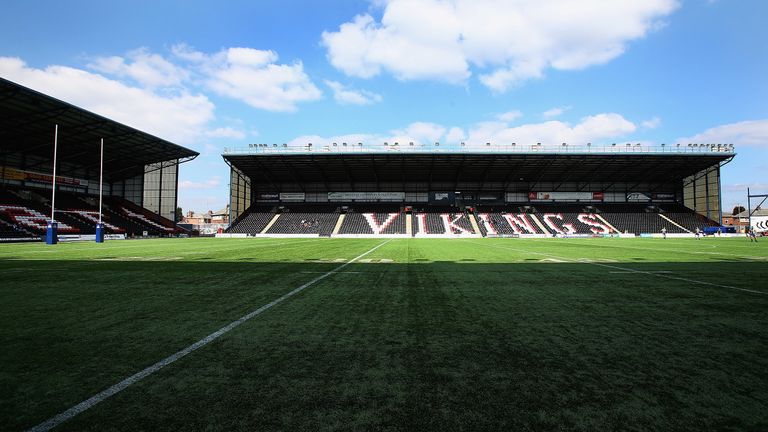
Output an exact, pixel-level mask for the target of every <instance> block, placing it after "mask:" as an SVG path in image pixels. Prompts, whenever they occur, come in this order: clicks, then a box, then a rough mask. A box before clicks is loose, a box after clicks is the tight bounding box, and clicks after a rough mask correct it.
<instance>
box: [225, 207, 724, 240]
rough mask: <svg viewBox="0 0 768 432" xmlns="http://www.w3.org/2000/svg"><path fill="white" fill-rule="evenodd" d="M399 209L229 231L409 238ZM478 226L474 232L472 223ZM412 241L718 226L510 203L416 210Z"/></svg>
mask: <svg viewBox="0 0 768 432" xmlns="http://www.w3.org/2000/svg"><path fill="white" fill-rule="evenodd" d="M403 208H404V206H402V205H400V204H383V203H382V204H376V203H368V204H363V203H349V204H341V205H339V204H326V205H321V204H317V205H309V204H293V205H285V206H275V205H272V206H265V205H261V206H253V207H252V208H251V209H249V210H248V211H247V212H246V213H244V214H243V215H242V216H240V218H238V219H237V220H236V221H235V223H233V224H232V226H231V227H230V228H229V229H228V230H227V232H229V233H245V234H260V233H262V232H263V231H264V229H265V228H266V227H267V226H268V224H269V223H270V222H271V221H272V220H273V218H274V217H275V215H279V216H278V218H277V219H276V221H275V223H274V224H273V225H272V226H270V227H269V229H268V230H267V232H266V234H321V235H329V234H331V233H332V232H333V230H334V227H335V224H336V222H337V221H338V220H339V219H338V218H339V216H340V214H343V215H344V219H343V220H342V222H341V224H340V227H339V230H338V233H337V234H341V235H357V234H359V235H382V234H399V235H404V234H406V233H408V232H409V230H408V227H407V226H406V224H407V222H406V221H407V214H406V213H405V211H403ZM472 217H474V218H475V220H476V222H477V230H478V231H479V232H476V230H475V229H474V227H473V225H472V222H471V218H472ZM411 223H412V227H411V230H410V232H412V233H413V234H414V235H419V236H429V235H477V234H480V235H482V236H504V235H557V236H568V235H576V236H583V235H610V234H619V233H622V234H623V233H629V234H638V235H639V234H647V233H660V232H661V231H662V229H666V231H667V233H669V234H678V233H679V234H682V233H690V232H693V231H695V229H696V227H699V228H704V227H706V226H716V225H717V223H716V222H714V221H711V220H707V219H706V218H704V217H702V216H700V215H698V214H696V213H695V212H693V211H692V210H690V209H687V208H686V207H684V206H682V205H680V204H663V205H660V206H657V205H649V204H647V203H510V204H506V205H498V206H480V207H479V208H477V209H475V212H474V214H470V213H469V212H465V211H462V210H460V209H458V208H457V207H448V206H442V207H437V206H432V207H430V206H417V207H416V208H414V209H413V212H412V221H411Z"/></svg>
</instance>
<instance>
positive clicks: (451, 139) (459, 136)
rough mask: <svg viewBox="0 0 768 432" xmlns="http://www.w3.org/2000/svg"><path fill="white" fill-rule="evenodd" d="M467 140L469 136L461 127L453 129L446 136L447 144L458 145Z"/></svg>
mask: <svg viewBox="0 0 768 432" xmlns="http://www.w3.org/2000/svg"><path fill="white" fill-rule="evenodd" d="M465 139H467V134H465V133H464V130H463V129H461V128H459V127H452V128H451V130H449V131H448V133H447V134H446V135H445V142H446V143H448V144H458V143H460V142H463V141H464V140H465Z"/></svg>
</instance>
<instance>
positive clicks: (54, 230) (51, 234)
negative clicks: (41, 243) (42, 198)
mask: <svg viewBox="0 0 768 432" xmlns="http://www.w3.org/2000/svg"><path fill="white" fill-rule="evenodd" d="M58 231H59V224H57V223H56V222H55V221H50V222H48V227H47V228H46V230H45V244H49V245H54V244H56V243H58V242H59V235H58Z"/></svg>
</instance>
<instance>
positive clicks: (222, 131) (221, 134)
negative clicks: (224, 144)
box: [205, 126, 245, 139]
mask: <svg viewBox="0 0 768 432" xmlns="http://www.w3.org/2000/svg"><path fill="white" fill-rule="evenodd" d="M205 136H208V137H211V138H231V139H243V138H245V132H243V131H242V130H240V129H235V128H232V127H229V126H227V127H220V128H216V129H212V130H208V131H205Z"/></svg>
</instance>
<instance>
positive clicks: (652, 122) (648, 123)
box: [641, 117, 661, 129]
mask: <svg viewBox="0 0 768 432" xmlns="http://www.w3.org/2000/svg"><path fill="white" fill-rule="evenodd" d="M641 125H642V126H643V127H644V128H646V129H656V128H657V127H659V126H661V119H660V118H658V117H654V118H651V119H648V120H645V121H643V122H642V123H641Z"/></svg>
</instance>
